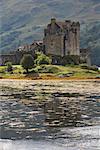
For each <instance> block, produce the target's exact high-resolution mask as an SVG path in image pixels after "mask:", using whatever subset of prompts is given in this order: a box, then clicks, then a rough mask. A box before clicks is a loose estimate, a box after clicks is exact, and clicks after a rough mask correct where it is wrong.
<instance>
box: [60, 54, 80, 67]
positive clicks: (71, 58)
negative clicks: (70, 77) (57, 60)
mask: <svg viewBox="0 0 100 150" xmlns="http://www.w3.org/2000/svg"><path fill="white" fill-rule="evenodd" d="M79 63H80V57H79V56H77V55H68V56H64V57H63V58H62V62H61V64H62V65H67V64H72V65H78V64H79Z"/></svg>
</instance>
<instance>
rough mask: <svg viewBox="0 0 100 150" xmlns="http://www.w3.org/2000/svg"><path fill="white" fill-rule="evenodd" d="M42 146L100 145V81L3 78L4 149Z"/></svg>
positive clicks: (72, 149)
mask: <svg viewBox="0 0 100 150" xmlns="http://www.w3.org/2000/svg"><path fill="white" fill-rule="evenodd" d="M42 149H43V150H99V149H100V81H65V80H62V81H58V80H51V81H49V80H48V81H45V80H42V81H41V80H39V81H38V80H8V79H7V80H6V79H5V80H2V79H1V80H0V150H42Z"/></svg>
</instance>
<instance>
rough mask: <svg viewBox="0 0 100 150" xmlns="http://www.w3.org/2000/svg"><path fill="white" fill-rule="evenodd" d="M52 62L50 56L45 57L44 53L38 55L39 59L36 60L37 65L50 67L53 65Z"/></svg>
mask: <svg viewBox="0 0 100 150" xmlns="http://www.w3.org/2000/svg"><path fill="white" fill-rule="evenodd" d="M51 61H52V60H51V59H50V58H49V57H48V56H46V55H44V54H43V53H41V52H38V53H37V58H36V60H35V63H36V64H37V65H43V64H46V65H48V64H51Z"/></svg>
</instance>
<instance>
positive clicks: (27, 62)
mask: <svg viewBox="0 0 100 150" xmlns="http://www.w3.org/2000/svg"><path fill="white" fill-rule="evenodd" d="M20 64H21V65H22V67H23V68H24V69H25V70H26V72H27V73H29V69H32V68H33V66H34V59H33V57H32V55H30V54H25V55H24V56H23V58H22V59H21V62H20Z"/></svg>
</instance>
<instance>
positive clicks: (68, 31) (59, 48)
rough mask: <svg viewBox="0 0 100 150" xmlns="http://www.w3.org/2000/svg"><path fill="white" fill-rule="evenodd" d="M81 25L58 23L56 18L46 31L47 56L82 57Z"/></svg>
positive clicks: (77, 23)
mask: <svg viewBox="0 0 100 150" xmlns="http://www.w3.org/2000/svg"><path fill="white" fill-rule="evenodd" d="M79 41H80V23H79V22H71V21H70V20H66V21H65V22H57V21H56V19H55V18H52V19H51V23H50V24H48V25H47V28H46V29H45V30H44V39H43V43H44V48H45V53H46V54H51V55H59V56H62V57H63V56H66V55H78V56H80V42H79Z"/></svg>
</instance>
